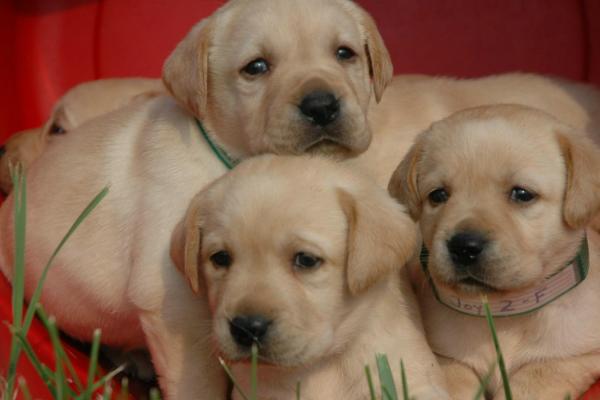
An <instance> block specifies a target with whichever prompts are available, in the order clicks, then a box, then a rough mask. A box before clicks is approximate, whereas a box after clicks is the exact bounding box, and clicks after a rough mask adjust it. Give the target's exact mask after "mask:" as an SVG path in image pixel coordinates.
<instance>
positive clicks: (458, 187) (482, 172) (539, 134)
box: [389, 106, 600, 295]
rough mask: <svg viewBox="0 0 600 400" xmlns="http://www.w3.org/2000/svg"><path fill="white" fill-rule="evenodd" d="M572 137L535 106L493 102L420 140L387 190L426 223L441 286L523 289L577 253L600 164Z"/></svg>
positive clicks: (594, 203) (592, 208)
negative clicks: (581, 229) (496, 103)
mask: <svg viewBox="0 0 600 400" xmlns="http://www.w3.org/2000/svg"><path fill="white" fill-rule="evenodd" d="M570 131H571V129H570V128H569V127H567V126H564V125H562V124H561V123H559V122H558V121H556V120H554V119H553V118H551V117H549V116H547V115H545V114H543V113H541V112H538V111H535V110H532V109H527V108H524V107H517V106H494V107H482V108H477V109H472V110H467V111H463V112H460V113H457V114H455V115H453V116H451V117H450V118H448V119H446V120H443V121H441V122H438V123H435V124H433V125H432V127H431V128H430V129H429V131H427V132H425V133H424V134H422V135H421V136H420V137H419V139H418V140H417V142H416V144H415V145H414V146H413V148H412V150H411V152H410V153H409V155H408V156H407V158H406V159H405V160H404V161H403V162H402V164H401V165H400V167H399V168H398V169H397V170H396V172H395V173H394V176H393V178H392V180H391V182H390V187H389V189H390V192H391V193H392V195H393V196H394V197H396V198H398V199H400V201H401V202H404V203H405V204H407V205H409V208H410V209H411V214H412V216H413V218H415V219H419V220H420V226H421V230H422V234H423V240H424V243H425V245H426V247H427V248H428V249H429V251H430V262H429V269H430V272H431V275H432V277H433V279H434V280H435V282H436V284H439V285H445V286H447V287H450V288H453V289H455V290H457V291H460V292H463V293H473V294H477V293H481V292H487V293H489V294H492V295H493V294H494V293H496V292H502V291H511V290H517V289H521V288H524V287H527V286H529V285H532V284H535V283H537V282H539V281H540V280H541V279H542V278H543V277H544V276H547V275H549V274H551V273H552V272H554V271H556V270H558V269H559V268H561V267H563V266H564V265H565V264H566V263H567V262H568V261H569V260H570V259H571V258H572V257H573V256H574V255H575V253H576V251H577V248H578V245H579V243H580V240H581V231H580V230H579V229H580V228H581V227H583V226H584V225H585V224H586V223H587V222H589V220H590V218H591V217H592V216H593V215H594V213H595V212H596V211H597V210H598V207H599V206H600V199H599V195H598V194H597V192H598V188H599V187H600V186H599V185H600V179H599V178H598V174H597V173H596V172H592V171H597V168H598V167H600V161H599V157H598V156H597V154H595V153H594V151H595V149H593V145H592V144H591V143H587V140H586V139H585V138H584V137H583V135H577V134H572V133H570ZM594 168H596V169H594ZM575 204H577V205H576V206H575Z"/></svg>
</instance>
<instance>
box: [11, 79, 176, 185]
mask: <svg viewBox="0 0 600 400" xmlns="http://www.w3.org/2000/svg"><path fill="white" fill-rule="evenodd" d="M159 93H164V87H163V85H162V83H161V82H160V81H159V80H157V79H145V78H121V79H100V80H97V81H91V82H85V83H80V84H79V85H77V86H75V87H73V88H72V89H70V90H69V91H68V92H67V93H65V95H64V96H63V97H61V98H60V99H59V100H58V102H57V103H56V105H55V106H54V109H53V110H52V113H51V115H50V118H49V119H48V121H46V123H45V124H44V126H41V127H39V128H33V129H28V130H25V131H21V132H17V133H15V134H13V135H12V136H11V137H10V138H9V139H8V140H7V142H6V143H5V144H4V145H3V146H2V149H3V151H2V154H1V155H0V190H1V191H2V192H3V193H4V194H8V193H10V191H11V190H12V179H11V177H10V171H9V165H17V164H21V165H22V166H23V168H24V169H25V170H27V168H28V167H29V165H31V163H32V162H34V161H35V160H36V159H37V158H38V156H39V155H40V154H41V153H42V152H43V151H44V149H45V148H46V146H48V145H49V144H50V143H52V142H53V141H56V140H60V139H59V137H60V136H62V135H64V134H66V133H68V132H70V131H72V130H73V129H75V128H76V127H78V126H79V125H81V124H83V123H84V122H86V121H89V120H90V119H93V118H95V117H97V116H99V115H102V114H106V113H108V112H110V111H113V110H116V109H118V108H120V107H123V106H125V105H126V104H128V103H129V102H130V101H132V100H133V99H134V98H135V97H137V96H139V95H141V94H144V95H147V96H152V95H157V94H159Z"/></svg>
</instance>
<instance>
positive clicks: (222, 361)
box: [219, 357, 249, 400]
mask: <svg viewBox="0 0 600 400" xmlns="http://www.w3.org/2000/svg"><path fill="white" fill-rule="evenodd" d="M219 363H220V364H221V367H223V369H224V370H225V373H226V374H227V376H228V377H229V379H231V382H232V383H233V387H234V388H235V390H237V392H238V393H239V394H240V396H242V398H243V399H244V400H249V399H248V397H247V396H246V393H244V390H243V389H242V388H241V387H240V385H239V384H238V383H237V381H236V380H235V377H234V376H233V373H231V370H230V369H229V367H228V366H227V364H226V363H225V360H223V359H222V358H221V357H219Z"/></svg>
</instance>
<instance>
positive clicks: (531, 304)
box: [421, 235, 589, 317]
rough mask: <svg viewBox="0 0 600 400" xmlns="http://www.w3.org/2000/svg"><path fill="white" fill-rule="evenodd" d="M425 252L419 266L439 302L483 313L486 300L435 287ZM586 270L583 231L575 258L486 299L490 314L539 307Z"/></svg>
mask: <svg viewBox="0 0 600 400" xmlns="http://www.w3.org/2000/svg"><path fill="white" fill-rule="evenodd" d="M427 260H428V252H427V249H426V248H425V247H423V249H422V251H421V267H422V269H423V272H424V273H425V275H426V277H427V279H428V281H429V284H430V286H431V288H432V290H433V293H434V295H435V297H436V299H437V301H438V302H440V303H442V304H443V305H445V306H446V307H449V308H451V309H453V310H455V311H458V312H460V313H462V314H466V315H471V316H477V317H485V311H484V310H485V309H484V303H485V302H486V301H487V300H484V299H483V296H482V298H481V299H480V300H477V299H472V298H468V297H463V296H461V295H460V294H459V293H456V292H454V291H450V290H448V289H446V288H444V287H437V286H436V285H435V284H434V282H433V279H432V278H431V275H430V274H429V270H428V268H427ZM588 270H589V247H588V240H587V236H586V235H584V236H583V239H582V240H581V243H580V245H579V249H578V251H577V254H576V255H575V257H574V258H572V259H571V260H570V261H569V262H568V263H567V264H566V265H564V266H563V267H562V268H560V269H558V270H557V271H556V272H553V273H552V274H550V275H547V276H545V277H544V278H543V280H542V281H541V282H540V283H538V284H537V285H535V286H533V287H531V288H527V289H524V290H520V291H515V292H510V293H507V294H506V295H503V296H499V297H497V298H494V299H492V300H489V301H487V303H488V304H489V308H490V311H491V314H492V316H493V317H513V316H519V315H525V314H529V313H532V312H535V311H537V310H539V309H540V308H542V307H544V306H546V305H548V304H550V303H552V302H553V301H554V300H556V299H558V298H559V297H561V296H563V295H565V294H566V293H568V292H570V291H571V290H573V289H574V288H575V287H577V286H578V285H579V284H580V283H581V282H583V281H584V280H585V278H586V277H587V275H588Z"/></svg>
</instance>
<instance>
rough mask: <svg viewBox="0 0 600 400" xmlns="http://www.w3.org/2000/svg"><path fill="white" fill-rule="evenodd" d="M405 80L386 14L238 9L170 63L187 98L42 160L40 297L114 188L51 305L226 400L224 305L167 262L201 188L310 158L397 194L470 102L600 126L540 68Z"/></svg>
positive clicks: (69, 261) (9, 238) (227, 11)
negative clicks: (214, 327)
mask: <svg viewBox="0 0 600 400" xmlns="http://www.w3.org/2000/svg"><path fill="white" fill-rule="evenodd" d="M315 37H318V38H319V40H314V38H315ZM392 74H393V68H392V65H391V62H390V57H389V54H388V52H387V50H386V48H385V45H384V43H383V40H382V38H381V36H380V34H379V32H378V30H377V27H376V25H375V23H374V21H373V19H372V18H371V17H370V16H369V15H368V14H367V13H366V12H365V11H364V10H362V9H361V8H360V7H359V6H358V5H357V4H356V3H355V2H352V1H347V0H302V1H296V0H232V1H230V2H228V3H226V4H225V5H224V6H223V7H222V8H221V9H220V10H218V11H217V12H216V13H215V14H213V15H212V16H210V17H209V18H206V19H204V20H202V21H201V22H200V23H199V24H197V25H196V26H195V27H193V28H192V29H191V31H190V32H189V34H188V35H187V36H186V37H185V38H184V39H183V40H182V41H181V42H180V43H179V44H178V46H177V47H176V49H175V50H174V51H173V53H172V54H171V55H170V57H169V58H168V60H167V61H166V63H165V66H164V69H163V80H164V83H165V86H166V87H167V89H168V90H169V92H170V94H171V95H172V96H155V97H151V98H144V99H141V100H140V101H135V102H132V104H129V105H127V106H125V107H122V108H120V109H118V110H115V111H113V112H111V113H108V114H105V115H103V116H101V117H98V118H95V119H93V120H90V121H88V122H87V123H85V124H83V125H81V126H79V127H78V128H76V129H74V130H73V131H72V132H71V133H72V134H67V135H64V137H62V138H61V139H64V140H60V141H58V140H57V141H55V142H56V145H55V144H54V143H53V145H52V146H48V147H47V148H46V149H45V150H44V152H43V153H42V154H41V155H40V156H39V158H38V159H37V160H36V162H34V163H33V164H32V165H31V166H30V168H29V171H28V187H27V193H28V223H29V224H30V226H34V227H35V229H28V230H27V258H26V259H27V266H26V267H27V268H26V270H27V273H26V296H30V295H31V291H32V287H33V283H34V282H35V281H36V280H37V279H39V275H40V273H41V268H42V267H41V266H42V265H44V263H45V261H46V260H47V259H48V257H49V256H50V254H51V252H52V251H53V249H54V247H55V245H56V240H57V239H56V235H57V232H65V231H66V230H67V229H68V228H69V226H70V224H71V223H72V221H73V220H74V219H75V218H76V217H77V215H78V214H79V212H80V211H81V210H82V209H83V208H84V207H85V205H86V204H87V203H88V202H89V201H90V199H92V198H93V197H94V195H95V194H96V193H98V191H99V190H100V189H101V188H102V187H104V186H106V185H110V194H109V195H108V196H107V197H106V198H105V199H104V200H103V202H102V204H101V205H100V206H99V207H98V208H97V209H96V210H95V211H94V213H93V214H92V215H91V217H90V218H89V219H88V220H86V222H85V223H84V224H82V225H81V226H80V227H79V230H78V232H77V234H76V235H74V236H73V237H72V239H71V240H70V242H69V246H66V247H65V248H64V249H63V251H62V252H61V253H60V254H59V255H58V257H57V258H56V260H55V264H54V267H53V269H52V270H51V271H50V274H49V276H48V280H47V281H46V287H45V290H44V293H43V295H42V303H43V304H44V306H45V308H46V310H47V311H48V312H49V313H51V314H53V315H55V316H56V320H57V323H58V324H59V326H60V327H61V328H62V329H63V330H64V331H66V332H67V333H68V334H70V335H72V336H74V337H76V338H78V339H81V340H90V338H91V336H92V332H93V331H94V330H95V329H96V328H101V329H102V332H103V336H102V337H103V341H104V342H105V343H106V344H108V345H112V346H116V347H121V348H140V347H148V348H149V349H150V351H151V353H152V359H153V363H154V366H155V367H156V370H157V373H158V376H159V382H160V386H161V389H162V390H163V397H165V398H167V399H188V398H190V396H191V395H190V394H191V393H193V394H194V395H193V396H196V397H199V398H202V399H211V400H212V399H219V398H223V397H224V392H225V388H226V382H225V375H224V374H223V371H222V369H221V367H220V365H218V363H216V362H215V361H214V357H212V356H211V355H210V354H206V353H205V352H204V351H205V349H206V347H204V346H199V345H198V343H201V342H202V341H203V340H204V339H205V338H206V337H208V336H209V335H210V330H209V329H208V327H207V326H206V324H205V323H204V320H206V319H209V318H210V312H209V310H208V309H205V310H203V311H202V308H201V307H200V301H199V299H198V297H197V296H194V295H193V293H192V291H191V290H190V289H189V288H187V287H186V285H185V281H184V279H183V278H182V276H181V275H180V274H178V273H177V271H176V270H175V268H174V267H173V265H172V261H171V260H170V258H169V255H168V253H169V241H170V237H171V233H172V230H173V229H174V228H175V225H176V223H177V222H178V221H179V220H180V219H181V217H182V215H183V214H184V212H185V210H186V208H187V206H188V204H189V201H190V200H191V198H192V197H193V195H194V194H195V193H196V191H197V190H198V189H199V188H200V187H201V186H202V185H208V184H209V183H210V182H212V181H213V180H214V179H216V178H218V177H220V176H221V175H222V174H224V173H225V172H226V171H227V170H228V168H231V167H233V166H234V165H235V164H236V163H237V162H238V161H239V159H242V158H245V157H250V156H253V155H257V154H262V153H278V154H305V153H310V154H319V155H328V156H330V157H333V158H339V159H346V158H349V157H355V158H354V160H353V162H356V163H357V164H358V165H359V166H360V167H361V168H364V169H365V170H366V171H368V172H369V173H372V176H373V177H374V179H376V180H377V182H378V183H379V184H380V185H382V187H384V186H385V184H386V183H387V180H388V179H389V177H390V175H391V173H392V171H393V169H394V168H395V166H396V164H397V162H398V159H397V158H398V156H399V154H400V155H401V154H402V153H403V152H404V151H406V150H407V149H408V147H409V143H410V142H411V141H412V140H413V138H414V136H415V135H416V134H417V133H418V132H419V131H420V130H422V129H424V128H426V127H427V126H428V125H429V124H430V123H431V121H434V120H436V119H438V118H443V117H445V116H447V115H448V114H450V113H451V112H453V111H456V110H458V109H461V108H463V107H467V106H474V105H481V104H488V103H494V102H498V101H511V100H513V99H514V101H519V100H522V101H523V102H525V103H526V104H530V105H534V106H538V107H540V108H542V109H545V110H547V111H549V112H552V113H556V115H559V116H561V118H562V116H563V115H564V116H565V120H567V121H568V122H570V123H572V124H573V125H575V126H576V127H578V128H581V129H584V128H585V127H587V125H590V126H592V125H593V123H594V121H595V120H594V119H593V116H594V115H596V114H594V113H593V112H592V111H593V110H596V109H597V108H594V104H595V103H593V101H594V99H596V97H594V95H591V94H589V93H588V91H586V90H587V89H586V90H584V89H582V90H581V92H580V91H578V88H577V90H576V89H574V86H573V85H571V84H569V83H562V82H557V81H555V80H551V79H546V78H539V77H534V76H531V75H508V76H504V77H491V78H482V79H478V80H466V81H460V80H453V79H442V78H440V79H436V78H428V77H411V76H409V77H402V78H397V79H395V80H394V83H393V85H392V87H393V90H391V91H389V93H388V91H386V92H385V93H386V94H385V96H384V90H385V89H386V86H387V85H388V84H389V83H390V81H391V80H392ZM515 88H517V89H519V90H520V92H515ZM583 92H585V93H583ZM523 93H525V94H523ZM582 93H583V94H582ZM376 101H380V102H381V103H380V104H379V105H378V106H377V105H375V104H374V103H375V102H376ZM555 111H556V112H555ZM372 132H373V135H372ZM399 152H402V153H399ZM361 153H362V154H363V156H360V157H356V156H358V155H359V154H361ZM48 193H52V196H48ZM12 206H13V199H12V197H11V196H9V198H8V199H7V201H6V202H5V204H4V206H3V207H2V209H1V210H0V268H2V272H3V273H4V274H5V275H6V276H8V277H9V279H10V277H11V276H12V271H11V266H12V265H13V262H12V261H13V252H12V248H13V232H12V229H13V228H12V226H13V224H12V213H11V211H12V209H13V207H12ZM65 293H69V294H70V296H68V297H67V296H65ZM124 326H127V327H128V329H123V327H124ZM184 394H185V396H184Z"/></svg>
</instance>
